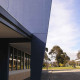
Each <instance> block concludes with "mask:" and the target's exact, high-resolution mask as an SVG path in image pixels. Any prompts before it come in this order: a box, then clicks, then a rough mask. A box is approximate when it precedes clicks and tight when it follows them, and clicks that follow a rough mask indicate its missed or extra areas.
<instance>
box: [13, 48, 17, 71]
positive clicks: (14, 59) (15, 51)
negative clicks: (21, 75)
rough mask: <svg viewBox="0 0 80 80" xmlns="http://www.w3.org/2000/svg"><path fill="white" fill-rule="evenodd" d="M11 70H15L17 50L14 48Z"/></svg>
mask: <svg viewBox="0 0 80 80" xmlns="http://www.w3.org/2000/svg"><path fill="white" fill-rule="evenodd" d="M13 70H17V49H15V48H14V57H13Z"/></svg>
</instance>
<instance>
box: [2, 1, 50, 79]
mask: <svg viewBox="0 0 80 80" xmlns="http://www.w3.org/2000/svg"><path fill="white" fill-rule="evenodd" d="M50 9H51V0H0V80H25V79H26V78H28V77H30V79H31V80H40V78H41V71H42V63H43V58H44V51H45V45H46V38H47V32H48V25H49V17H50Z"/></svg>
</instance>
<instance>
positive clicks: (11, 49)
mask: <svg viewBox="0 0 80 80" xmlns="http://www.w3.org/2000/svg"><path fill="white" fill-rule="evenodd" d="M12 57H13V48H12V47H10V56H9V71H11V70H12V64H13V62H12V61H13V60H12Z"/></svg>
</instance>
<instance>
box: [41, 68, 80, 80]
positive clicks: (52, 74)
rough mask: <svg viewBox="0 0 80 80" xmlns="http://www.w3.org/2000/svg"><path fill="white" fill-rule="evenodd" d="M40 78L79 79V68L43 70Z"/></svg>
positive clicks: (53, 79) (50, 79) (57, 79)
mask: <svg viewBox="0 0 80 80" xmlns="http://www.w3.org/2000/svg"><path fill="white" fill-rule="evenodd" d="M41 80H80V69H74V70H48V71H46V70H43V72H42V78H41Z"/></svg>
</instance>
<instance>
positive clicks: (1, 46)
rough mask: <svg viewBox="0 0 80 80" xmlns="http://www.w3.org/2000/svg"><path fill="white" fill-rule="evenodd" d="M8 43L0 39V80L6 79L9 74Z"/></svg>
mask: <svg viewBox="0 0 80 80" xmlns="http://www.w3.org/2000/svg"><path fill="white" fill-rule="evenodd" d="M8 73H9V53H8V43H7V42H6V41H5V42H4V41H1V40H0V80H8V76H9V74H8Z"/></svg>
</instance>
